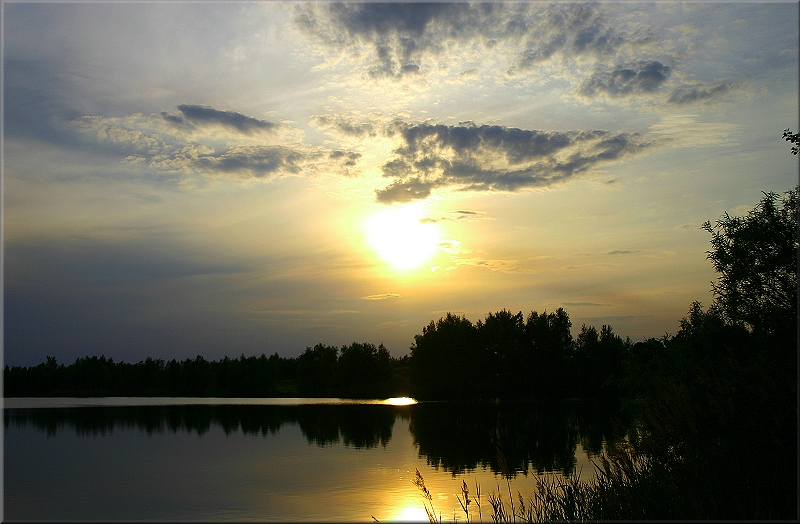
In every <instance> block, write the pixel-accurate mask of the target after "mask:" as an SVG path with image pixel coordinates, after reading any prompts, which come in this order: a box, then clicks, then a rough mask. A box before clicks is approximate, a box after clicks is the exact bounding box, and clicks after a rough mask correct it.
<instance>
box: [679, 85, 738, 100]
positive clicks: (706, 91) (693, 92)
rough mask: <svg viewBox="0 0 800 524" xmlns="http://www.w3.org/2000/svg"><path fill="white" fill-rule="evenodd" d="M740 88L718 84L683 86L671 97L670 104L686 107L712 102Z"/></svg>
mask: <svg viewBox="0 0 800 524" xmlns="http://www.w3.org/2000/svg"><path fill="white" fill-rule="evenodd" d="M736 87H738V86H737V85H736V84H717V85H714V86H681V87H678V88H677V89H675V90H674V91H673V92H672V94H671V95H670V97H669V100H667V102H669V103H670V104H677V105H685V104H692V103H695V102H711V101H714V100H716V99H719V98H721V97H723V96H724V95H726V94H728V93H729V92H730V91H732V90H733V89H735V88H736Z"/></svg>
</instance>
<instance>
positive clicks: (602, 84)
mask: <svg viewBox="0 0 800 524" xmlns="http://www.w3.org/2000/svg"><path fill="white" fill-rule="evenodd" d="M670 71H671V68H670V67H669V66H665V65H664V64H662V63H661V62H658V61H655V60H654V61H651V62H642V63H640V64H637V65H635V66H630V67H622V66H618V67H616V68H614V69H611V70H606V71H595V72H594V73H593V74H592V76H591V77H589V78H588V79H587V80H586V81H585V82H584V83H583V84H582V85H581V88H580V91H581V93H583V94H584V95H587V96H592V95H594V94H596V93H605V94H608V95H610V96H612V97H619V96H625V95H633V94H640V93H652V92H654V91H657V90H658V89H659V88H660V87H661V85H662V84H663V83H664V82H666V80H667V78H669V75H670Z"/></svg>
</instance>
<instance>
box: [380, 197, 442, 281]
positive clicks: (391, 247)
mask: <svg viewBox="0 0 800 524" xmlns="http://www.w3.org/2000/svg"><path fill="white" fill-rule="evenodd" d="M423 218H424V211H423V209H422V208H421V207H419V206H418V205H406V206H402V207H396V208H392V209H387V210H384V211H379V212H378V213H375V214H374V215H372V216H371V217H369V219H367V222H366V232H367V239H368V240H369V243H370V245H371V246H372V247H373V249H375V251H377V252H378V254H379V255H380V256H381V258H383V259H384V260H385V261H386V262H388V263H389V264H391V265H392V267H394V268H395V269H399V270H403V271H405V270H409V269H413V268H415V267H418V266H420V265H421V264H422V263H423V262H425V261H426V260H428V259H429V258H430V257H431V256H433V254H434V252H435V251H436V247H437V244H438V243H439V227H438V226H437V225H436V224H433V223H430V222H428V223H426V222H423Z"/></svg>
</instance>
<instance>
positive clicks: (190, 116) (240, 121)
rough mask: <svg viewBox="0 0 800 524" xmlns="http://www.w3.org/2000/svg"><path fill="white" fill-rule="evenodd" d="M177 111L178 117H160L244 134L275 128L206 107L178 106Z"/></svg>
mask: <svg viewBox="0 0 800 524" xmlns="http://www.w3.org/2000/svg"><path fill="white" fill-rule="evenodd" d="M178 111H180V112H181V114H180V115H170V114H168V113H166V112H162V113H161V116H162V117H163V118H164V120H166V121H168V122H171V123H173V124H179V125H183V124H186V123H191V124H194V125H209V124H211V125H221V126H224V127H228V128H231V129H235V130H237V131H239V132H241V133H245V134H249V133H252V132H254V131H257V130H270V129H272V128H274V127H275V126H276V124H274V123H272V122H268V121H266V120H259V119H257V118H253V117H249V116H245V115H243V114H242V113H237V112H236V111H220V110H218V109H214V108H213V107H207V106H198V105H190V104H181V105H179V106H178Z"/></svg>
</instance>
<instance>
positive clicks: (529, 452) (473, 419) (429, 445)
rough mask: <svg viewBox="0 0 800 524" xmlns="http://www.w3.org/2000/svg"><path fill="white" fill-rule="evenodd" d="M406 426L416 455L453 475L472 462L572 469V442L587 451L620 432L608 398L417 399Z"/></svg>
mask: <svg viewBox="0 0 800 524" xmlns="http://www.w3.org/2000/svg"><path fill="white" fill-rule="evenodd" d="M414 408H415V409H414V411H413V412H412V416H411V423H410V429H411V433H412V435H413V437H414V442H415V444H417V445H418V446H419V454H420V456H422V457H425V459H426V460H427V461H428V463H429V464H430V465H432V466H434V467H437V468H439V467H441V468H443V469H444V470H446V471H450V472H451V473H452V474H453V475H454V476H455V475H456V474H460V473H462V472H464V471H467V470H471V469H475V468H477V467H478V466H481V467H483V468H488V469H491V471H493V472H494V473H496V474H498V473H500V472H501V468H500V465H499V464H498V460H497V451H498V450H501V451H502V453H503V455H504V457H505V460H506V463H507V465H508V468H509V470H510V471H511V472H512V473H514V474H516V473H519V472H527V471H529V470H531V469H532V470H535V471H537V472H539V473H541V472H544V471H561V472H562V473H564V474H570V473H572V471H573V469H574V466H575V462H576V459H575V451H576V449H577V444H578V442H580V443H581V445H582V446H583V448H584V449H585V450H586V451H589V452H590V453H592V454H596V453H599V452H600V451H601V450H602V447H603V443H604V442H606V441H608V442H613V441H616V440H617V439H619V438H620V437H621V436H622V435H623V434H624V430H623V429H622V428H623V427H624V424H623V423H622V422H621V420H622V418H621V413H620V412H619V411H618V410H617V409H615V407H614V406H613V405H610V404H608V403H588V402H571V401H549V402H515V403H502V404H495V403H482V404H478V403H468V402H459V403H423V404H419V405H417V406H414Z"/></svg>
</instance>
